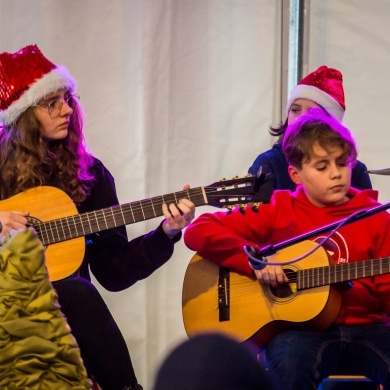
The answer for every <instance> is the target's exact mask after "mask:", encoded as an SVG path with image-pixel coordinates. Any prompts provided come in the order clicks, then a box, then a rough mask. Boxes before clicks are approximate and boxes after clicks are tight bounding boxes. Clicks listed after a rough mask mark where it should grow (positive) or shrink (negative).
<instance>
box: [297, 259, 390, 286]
mask: <svg viewBox="0 0 390 390" xmlns="http://www.w3.org/2000/svg"><path fill="white" fill-rule="evenodd" d="M386 273H390V258H389V257H384V258H379V259H371V260H364V261H356V262H352V263H345V264H335V265H330V266H326V267H317V268H309V269H304V270H299V271H298V272H297V288H298V290H303V289H307V288H313V287H319V286H326V285H329V284H334V283H340V282H345V281H348V280H354V279H361V278H366V277H370V276H375V275H382V274H386Z"/></svg>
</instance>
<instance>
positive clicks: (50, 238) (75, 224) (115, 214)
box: [33, 187, 207, 245]
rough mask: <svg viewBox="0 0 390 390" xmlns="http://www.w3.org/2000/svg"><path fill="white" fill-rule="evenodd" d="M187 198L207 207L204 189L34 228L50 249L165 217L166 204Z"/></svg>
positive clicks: (129, 204)
mask: <svg viewBox="0 0 390 390" xmlns="http://www.w3.org/2000/svg"><path fill="white" fill-rule="evenodd" d="M183 198H185V199H189V200H191V201H192V202H193V203H194V204H195V206H202V205H205V204H207V197H206V193H205V190H204V188H203V187H197V188H191V189H189V190H183V191H179V192H173V193H171V194H167V195H161V196H156V197H153V198H149V199H144V200H141V201H136V202H131V203H126V204H123V205H117V206H112V207H107V208H104V209H100V210H96V211H91V212H87V213H82V214H78V215H74V216H69V217H65V218H59V219H54V220H51V221H48V222H39V223H36V224H33V227H34V229H35V230H36V232H37V234H38V236H39V238H40V239H41V241H42V243H43V245H50V244H54V243H56V242H61V241H66V240H69V239H72V238H76V237H80V236H85V235H88V234H91V233H95V232H99V231H103V230H107V229H111V228H114V227H117V226H123V225H129V224H132V223H135V222H140V221H146V220H148V219H151V218H155V217H160V216H161V215H163V212H162V205H163V204H164V203H167V204H170V203H175V204H178V202H179V200H180V199H183Z"/></svg>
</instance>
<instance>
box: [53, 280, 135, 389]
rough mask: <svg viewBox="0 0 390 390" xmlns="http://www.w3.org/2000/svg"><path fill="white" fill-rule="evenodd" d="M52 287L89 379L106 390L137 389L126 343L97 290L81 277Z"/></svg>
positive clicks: (57, 283) (59, 282)
mask: <svg viewBox="0 0 390 390" xmlns="http://www.w3.org/2000/svg"><path fill="white" fill-rule="evenodd" d="M53 287H54V288H55V290H56V291H57V294H58V300H59V303H60V305H61V311H62V313H63V314H64V315H65V317H66V318H67V321H68V324H69V326H70V328H71V331H72V334H73V336H74V337H75V339H76V341H77V343H78V346H79V348H80V352H81V357H82V359H83V362H84V366H85V367H86V369H87V372H88V375H89V377H91V376H93V377H94V378H95V379H96V381H97V382H98V383H99V386H100V387H101V388H102V389H103V390H122V389H123V388H124V387H126V386H134V385H135V384H136V383H137V378H136V376H135V373H134V368H133V365H132V362H131V358H130V354H129V351H128V349H127V345H126V342H125V340H124V338H123V336H122V333H121V332H120V330H119V328H118V326H117V324H116V322H115V320H114V318H113V317H112V315H111V313H110V311H109V310H108V307H107V305H106V304H105V302H104V300H103V298H102V297H101V295H100V294H99V292H98V290H97V289H96V287H95V286H94V285H93V284H92V283H90V282H89V281H88V280H85V279H83V278H78V277H74V278H73V277H72V278H68V279H63V280H59V281H57V282H54V283H53Z"/></svg>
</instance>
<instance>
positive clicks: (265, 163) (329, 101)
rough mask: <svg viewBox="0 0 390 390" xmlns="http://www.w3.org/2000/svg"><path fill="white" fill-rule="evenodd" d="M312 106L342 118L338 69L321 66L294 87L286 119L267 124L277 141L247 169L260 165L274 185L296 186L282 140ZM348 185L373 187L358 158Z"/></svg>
mask: <svg viewBox="0 0 390 390" xmlns="http://www.w3.org/2000/svg"><path fill="white" fill-rule="evenodd" d="M312 107H320V108H322V109H323V110H325V111H326V112H327V113H328V114H329V115H332V116H334V117H335V118H337V119H338V120H339V121H342V120H343V117H344V113H345V96H344V89H343V77H342V74H341V72H340V71H339V70H337V69H333V68H328V67H327V66H320V67H319V68H318V69H317V70H315V71H314V72H312V73H310V74H308V75H307V76H306V77H304V78H303V79H302V80H301V81H300V82H299V83H298V85H296V86H295V87H294V88H293V90H292V91H291V93H290V97H289V99H288V102H287V107H286V113H287V119H286V121H285V122H284V123H283V124H281V125H280V126H277V127H271V128H270V133H271V135H273V136H275V137H278V141H277V142H276V143H275V144H274V145H273V146H272V148H271V149H270V150H267V151H266V152H263V153H261V154H259V156H257V158H256V160H255V161H254V162H253V164H252V166H251V167H250V168H249V170H248V173H250V174H252V175H256V174H257V172H258V171H259V169H260V168H261V169H262V170H263V172H264V171H265V172H268V173H270V174H271V175H272V176H273V184H274V189H280V190H284V189H285V190H291V191H293V190H295V188H296V185H295V184H294V183H293V182H292V180H291V179H290V176H289V174H288V171H287V168H288V164H287V160H286V157H285V156H284V154H283V152H282V148H281V143H282V139H283V135H284V132H285V131H286V128H287V126H288V124H289V123H291V122H293V121H294V120H295V119H296V118H297V117H298V116H300V115H302V114H304V113H306V112H307V111H308V110H309V109H310V108H312ZM351 186H352V187H355V188H357V189H359V190H363V189H367V188H369V189H371V188H372V185H371V180H370V177H369V175H368V172H367V167H366V166H365V164H363V163H362V162H361V161H357V162H356V165H355V167H354V168H353V170H352V179H351Z"/></svg>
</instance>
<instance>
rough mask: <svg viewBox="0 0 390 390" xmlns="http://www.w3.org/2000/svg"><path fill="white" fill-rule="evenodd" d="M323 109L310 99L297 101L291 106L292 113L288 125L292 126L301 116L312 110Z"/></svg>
mask: <svg viewBox="0 0 390 390" xmlns="http://www.w3.org/2000/svg"><path fill="white" fill-rule="evenodd" d="M313 107H315V108H321V106H319V105H318V104H317V103H316V102H313V100H309V99H296V100H294V102H293V103H292V104H291V107H290V111H289V112H288V117H287V124H291V123H292V122H294V121H295V119H297V118H298V117H299V116H301V115H302V114H305V113H306V112H307V111H308V110H309V109H310V108H313Z"/></svg>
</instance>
